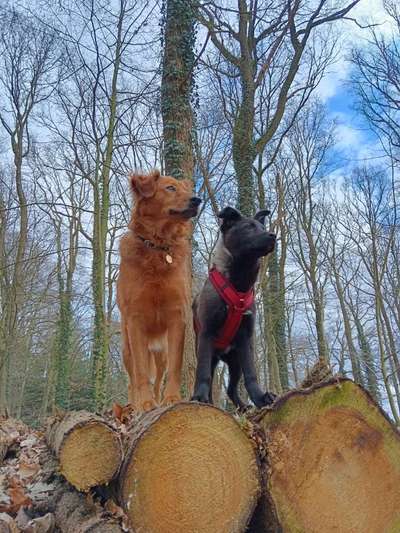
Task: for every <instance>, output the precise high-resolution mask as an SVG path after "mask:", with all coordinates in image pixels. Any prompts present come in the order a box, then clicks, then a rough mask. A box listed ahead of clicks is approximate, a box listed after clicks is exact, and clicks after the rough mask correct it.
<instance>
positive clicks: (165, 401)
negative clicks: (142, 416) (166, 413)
mask: <svg viewBox="0 0 400 533" xmlns="http://www.w3.org/2000/svg"><path fill="white" fill-rule="evenodd" d="M180 401H181V398H180V397H179V396H166V397H165V398H164V399H163V401H162V402H161V405H163V406H168V405H173V404H174V403H178V402H180Z"/></svg>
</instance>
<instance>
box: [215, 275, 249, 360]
mask: <svg viewBox="0 0 400 533" xmlns="http://www.w3.org/2000/svg"><path fill="white" fill-rule="evenodd" d="M208 277H209V279H210V281H211V283H212V284H213V286H214V288H215V290H216V291H217V292H218V294H219V295H220V297H221V298H222V299H223V300H224V302H225V303H226V304H227V306H228V316H227V317H226V321H225V323H224V325H223V327H222V330H221V331H220V334H219V336H218V337H217V339H216V340H215V342H214V346H215V347H216V348H218V349H220V350H225V349H226V348H228V346H229V345H230V344H231V342H232V340H233V339H234V337H235V335H236V333H237V331H238V329H239V327H240V324H241V323H242V319H243V315H244V314H245V312H246V311H248V310H249V309H250V307H251V306H252V305H253V303H254V289H253V287H252V288H251V289H250V290H248V291H247V292H239V291H237V290H236V289H235V287H234V286H233V285H232V283H231V282H230V281H229V280H228V279H227V278H226V277H225V276H224V275H223V274H222V273H221V272H220V271H219V270H217V269H216V268H215V267H213V268H212V269H211V270H210V272H209V275H208Z"/></svg>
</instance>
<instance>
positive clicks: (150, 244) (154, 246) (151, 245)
mask: <svg viewBox="0 0 400 533" xmlns="http://www.w3.org/2000/svg"><path fill="white" fill-rule="evenodd" d="M136 237H138V238H139V239H140V240H141V241H142V242H143V244H144V245H145V246H146V247H147V248H151V249H152V250H161V251H162V252H167V253H166V255H165V261H166V262H167V263H168V264H169V265H171V264H172V263H173V259H172V255H171V254H170V253H169V251H170V247H169V246H158V245H157V244H154V242H152V241H149V239H145V238H144V237H142V236H141V235H136Z"/></svg>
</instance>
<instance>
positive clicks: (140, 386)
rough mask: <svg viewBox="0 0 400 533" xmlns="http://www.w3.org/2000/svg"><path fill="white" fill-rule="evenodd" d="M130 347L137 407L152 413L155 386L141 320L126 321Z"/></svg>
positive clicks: (132, 318) (154, 403)
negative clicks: (152, 381) (151, 378)
mask: <svg viewBox="0 0 400 533" xmlns="http://www.w3.org/2000/svg"><path fill="white" fill-rule="evenodd" d="M126 325H127V332H128V338H129V346H130V349H131V356H132V370H133V375H134V379H135V385H136V390H135V391H134V394H135V399H136V398H137V401H136V402H135V403H136V406H137V408H138V409H139V410H140V411H150V410H151V409H154V407H156V402H155V401H154V396H153V386H152V384H151V381H150V361H149V349H148V341H147V335H146V330H145V328H144V327H143V326H142V324H141V322H140V320H138V319H137V318H136V317H130V318H129V319H128V320H127V321H126Z"/></svg>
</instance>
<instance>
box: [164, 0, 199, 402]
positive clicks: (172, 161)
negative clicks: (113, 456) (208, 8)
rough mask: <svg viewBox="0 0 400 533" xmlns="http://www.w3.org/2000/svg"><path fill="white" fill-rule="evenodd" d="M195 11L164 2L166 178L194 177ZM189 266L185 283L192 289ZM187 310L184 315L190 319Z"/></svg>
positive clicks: (188, 356)
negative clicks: (167, 176)
mask: <svg viewBox="0 0 400 533" xmlns="http://www.w3.org/2000/svg"><path fill="white" fill-rule="evenodd" d="M194 12H195V8H194V6H193V4H192V2H187V1H184V0H166V1H165V2H164V33H163V37H164V50H163V69H162V85H161V111H162V119H163V138H164V153H163V158H164V166H165V172H166V174H168V175H170V176H174V177H175V178H178V179H185V178H186V179H191V180H193V177H194V147H193V138H192V136H193V111H192V102H191V101H192V98H193V68H194V58H195V56H194V46H195V40H196V35H195V18H194ZM190 266H191V263H190V265H188V267H189V268H188V273H187V279H186V280H184V282H185V283H187V284H188V285H189V286H190V288H191V277H190V274H189V272H190ZM190 312H191V310H190V309H187V315H188V317H190ZM191 323H192V321H191V320H190V319H189V320H188V321H187V324H188V325H187V330H186V334H185V348H184V352H185V353H184V363H183V365H184V368H183V387H184V389H186V390H185V391H184V392H185V393H186V394H188V393H189V390H190V389H191V386H192V384H193V380H194V372H195V361H196V359H195V341H194V333H193V329H192V327H191Z"/></svg>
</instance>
